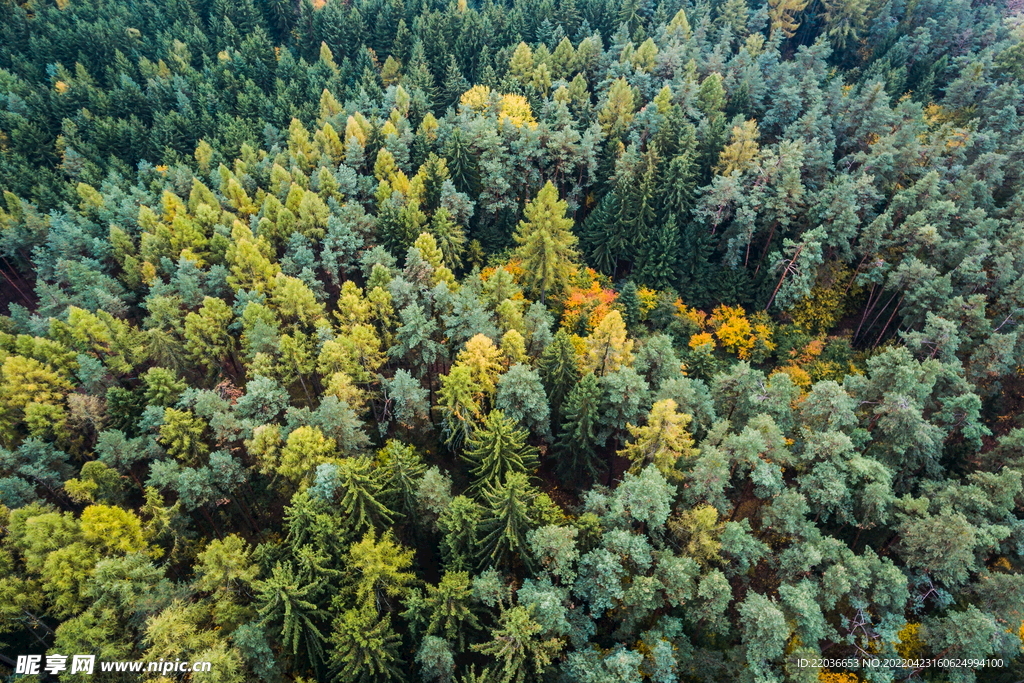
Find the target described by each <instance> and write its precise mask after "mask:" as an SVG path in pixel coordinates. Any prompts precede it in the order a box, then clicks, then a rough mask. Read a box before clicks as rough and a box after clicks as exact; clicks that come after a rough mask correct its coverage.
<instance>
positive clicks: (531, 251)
mask: <svg viewBox="0 0 1024 683" xmlns="http://www.w3.org/2000/svg"><path fill="white" fill-rule="evenodd" d="M567 207H568V204H567V203H566V202H565V201H564V200H560V199H558V190H557V189H555V186H554V185H553V184H552V183H551V182H550V181H549V182H548V183H546V184H545V185H544V187H543V188H541V190H540V192H538V193H537V196H536V197H535V198H534V199H533V201H531V202H530V203H529V204H527V205H526V208H525V209H524V210H523V216H524V220H522V221H520V223H519V227H517V228H516V232H515V235H514V236H513V237H514V238H515V241H516V244H518V245H519V246H518V247H517V249H516V252H515V254H516V257H518V258H520V259H522V263H523V268H524V269H525V271H526V277H527V282H528V284H529V287H530V290H531V291H532V292H534V293H536V294H537V295H538V296H539V297H540V300H541V302H542V303H543V302H545V301H546V300H547V296H548V294H558V293H560V292H561V291H562V290H563V289H564V288H565V287H566V285H567V281H568V279H569V276H570V275H571V273H572V272H573V270H574V269H575V267H576V263H575V261H576V249H575V247H576V236H575V235H573V234H572V232H571V228H572V219H571V218H567V217H566V215H565V213H566V209H567Z"/></svg>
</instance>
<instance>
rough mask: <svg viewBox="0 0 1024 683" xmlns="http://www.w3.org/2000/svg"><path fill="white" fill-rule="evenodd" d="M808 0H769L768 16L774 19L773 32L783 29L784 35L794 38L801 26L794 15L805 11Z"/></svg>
mask: <svg viewBox="0 0 1024 683" xmlns="http://www.w3.org/2000/svg"><path fill="white" fill-rule="evenodd" d="M805 7H807V0H768V16H769V17H770V18H771V20H772V30H771V32H772V33H775V32H776V31H782V35H784V36H786V37H787V38H792V37H793V35H794V34H795V33H796V30H797V29H798V28H800V22H798V21H797V20H796V19H795V17H794V15H796V14H798V13H799V12H803V11H804V8H805Z"/></svg>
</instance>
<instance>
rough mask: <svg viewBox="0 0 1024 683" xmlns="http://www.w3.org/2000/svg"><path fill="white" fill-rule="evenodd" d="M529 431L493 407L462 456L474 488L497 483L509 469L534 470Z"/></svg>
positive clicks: (533, 452) (535, 457) (491, 486)
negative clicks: (467, 463) (471, 477)
mask: <svg viewBox="0 0 1024 683" xmlns="http://www.w3.org/2000/svg"><path fill="white" fill-rule="evenodd" d="M527 436H528V434H527V432H526V430H525V429H519V428H518V427H517V426H516V423H515V422H513V421H512V420H510V419H509V418H507V417H505V414H504V413H503V412H501V411H500V410H492V411H491V412H490V414H489V415H488V416H487V417H486V418H485V419H484V422H483V424H482V425H481V426H480V428H479V429H478V430H477V431H476V432H475V433H474V435H473V436H472V437H470V439H469V440H468V442H467V444H466V451H465V452H464V453H463V455H462V457H463V459H464V460H466V461H467V462H469V463H470V465H471V467H470V473H471V474H472V475H473V484H472V486H471V487H470V490H471V491H474V492H476V493H478V494H480V493H482V492H484V491H486V490H488V489H491V488H493V487H495V486H497V485H498V484H499V483H500V482H502V481H503V480H504V479H505V477H506V475H507V474H508V473H510V472H516V473H523V474H532V473H533V472H534V470H536V468H537V464H538V463H537V451H536V449H535V448H533V447H532V446H529V445H527V443H526V438H527Z"/></svg>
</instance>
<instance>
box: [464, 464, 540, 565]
mask: <svg viewBox="0 0 1024 683" xmlns="http://www.w3.org/2000/svg"><path fill="white" fill-rule="evenodd" d="M536 497H537V494H536V492H535V490H534V488H533V487H532V486H531V485H530V481H529V478H528V475H527V474H525V473H524V472H515V471H510V472H508V474H507V475H506V476H505V478H504V480H502V481H499V482H497V483H496V485H495V486H494V487H493V488H490V489H487V490H486V491H485V492H484V501H485V511H484V515H483V519H482V520H481V521H480V533H481V538H480V543H479V546H478V554H479V558H480V561H481V564H483V565H484V566H494V565H497V566H504V565H507V564H509V563H510V562H512V561H514V560H515V559H516V558H519V559H520V560H521V561H523V562H528V561H529V556H528V554H527V545H526V534H527V533H528V532H529V531H531V530H532V529H533V528H534V527H535V526H536V518H535V513H534V511H533V509H532V507H533V502H534V500H535V498H536Z"/></svg>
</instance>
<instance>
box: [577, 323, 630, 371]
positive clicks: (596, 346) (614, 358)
mask: <svg viewBox="0 0 1024 683" xmlns="http://www.w3.org/2000/svg"><path fill="white" fill-rule="evenodd" d="M632 362H633V340H632V339H629V338H628V336H627V334H626V323H625V322H623V320H622V314H621V313H619V312H618V311H612V312H611V313H609V314H608V315H606V316H605V317H604V318H602V319H601V322H600V324H598V326H597V329H595V330H594V332H593V334H591V335H590V336H589V337H587V358H586V370H587V372H595V373H597V374H599V375H606V374H608V373H609V372H615V371H616V370H618V369H619V368H621V367H622V366H623V365H630V364H632Z"/></svg>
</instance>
